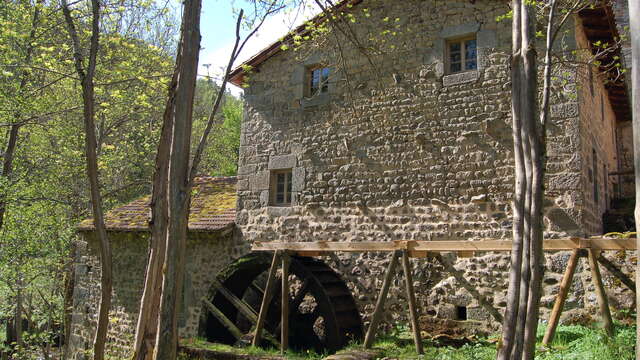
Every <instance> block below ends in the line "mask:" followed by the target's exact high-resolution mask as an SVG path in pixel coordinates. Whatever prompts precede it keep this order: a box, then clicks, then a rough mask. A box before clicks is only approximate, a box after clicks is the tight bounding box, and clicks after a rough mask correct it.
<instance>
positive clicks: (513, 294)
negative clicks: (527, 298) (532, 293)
mask: <svg viewBox="0 0 640 360" xmlns="http://www.w3.org/2000/svg"><path fill="white" fill-rule="evenodd" d="M520 2H521V1H520V0H513V1H512V9H513V25H512V27H513V29H512V31H513V35H512V53H511V116H512V121H513V130H512V135H513V153H514V158H515V161H514V163H515V170H514V171H515V189H514V198H513V247H512V250H511V271H510V272H509V288H508V291H507V309H506V311H505V316H504V322H503V324H502V346H501V347H500V349H499V351H498V360H508V359H509V358H510V356H511V352H512V350H513V348H514V343H515V333H516V326H517V321H518V300H519V298H520V274H521V270H522V250H523V249H522V240H523V228H524V210H525V209H524V192H525V188H526V176H525V169H524V160H523V152H522V141H521V138H520V129H521V128H522V120H521V118H520V113H521V110H520V107H521V96H520V93H521V87H520V82H521V79H520V77H521V75H520V74H521V61H520V57H521V52H520V46H521V43H520V38H521V35H520V17H521V13H520V12H521V8H520Z"/></svg>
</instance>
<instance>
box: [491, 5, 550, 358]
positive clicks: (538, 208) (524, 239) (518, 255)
mask: <svg viewBox="0 0 640 360" xmlns="http://www.w3.org/2000/svg"><path fill="white" fill-rule="evenodd" d="M512 9H513V29H512V31H513V49H512V60H511V67H512V68H511V88H512V94H511V96H512V116H513V139H514V158H515V159H514V160H515V191H514V204H513V212H514V221H513V248H512V252H511V270H510V274H509V290H508V297H507V311H506V314H505V320H504V324H503V335H502V346H501V348H500V350H499V352H498V359H500V360H507V359H533V356H534V352H535V338H536V330H537V326H538V315H539V310H538V308H539V302H540V284H541V280H542V262H543V259H544V258H543V251H542V236H543V221H542V210H543V209H542V207H543V201H542V199H543V194H544V187H543V182H544V136H545V130H544V126H542V122H541V123H538V122H537V121H536V113H537V112H536V110H537V91H538V84H537V65H536V57H537V54H536V49H535V44H534V34H535V12H534V11H535V9H534V6H532V5H531V4H529V3H527V2H526V1H522V0H513V6H512ZM547 100H548V99H547ZM541 119H544V120H546V115H545V117H542V118H541Z"/></svg>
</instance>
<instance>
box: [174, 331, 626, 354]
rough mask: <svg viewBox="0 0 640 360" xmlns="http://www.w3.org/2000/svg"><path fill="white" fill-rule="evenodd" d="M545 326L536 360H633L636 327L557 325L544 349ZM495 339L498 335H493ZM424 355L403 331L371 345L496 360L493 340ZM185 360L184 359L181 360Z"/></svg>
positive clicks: (429, 346) (428, 346)
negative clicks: (611, 330)
mask: <svg viewBox="0 0 640 360" xmlns="http://www.w3.org/2000/svg"><path fill="white" fill-rule="evenodd" d="M545 328H546V326H545V325H542V324H541V325H540V327H539V328H538V345H537V349H538V350H537V352H536V354H537V356H536V359H540V360H612V359H613V360H633V359H635V336H636V333H635V332H636V328H635V326H630V325H623V324H616V334H615V336H614V337H613V338H609V337H607V336H606V334H605V333H604V332H603V331H602V330H600V329H598V328H592V327H586V326H581V325H571V326H559V327H558V329H557V331H556V336H555V339H554V342H553V344H551V346H550V347H549V348H544V347H543V346H542V344H541V341H542V336H543V335H544V331H545ZM496 338H497V336H496ZM192 341H193V342H194V343H193V345H194V346H197V347H205V348H209V349H211V350H217V351H222V352H231V353H236V354H247V355H254V356H277V355H279V352H278V351H277V350H275V349H270V350H264V349H259V348H254V347H248V348H234V347H231V346H228V345H219V344H210V343H206V342H204V341H202V340H192ZM424 345H425V346H424V348H425V355H424V357H420V356H418V355H416V352H415V348H414V345H413V341H412V340H411V336H410V334H409V333H408V332H406V331H401V332H394V333H392V334H389V335H387V336H384V337H381V338H380V339H379V340H378V341H377V342H376V343H375V345H374V349H375V350H377V351H379V353H380V356H379V358H380V359H382V358H388V359H433V360H494V359H495V358H496V344H495V339H493V341H490V340H489V339H479V340H477V341H476V342H474V343H470V344H466V345H464V346H462V347H457V348H456V347H451V346H444V347H442V346H438V344H436V343H433V342H431V341H425V343H424ZM360 348H361V345H360V344H352V345H350V346H349V347H348V348H347V349H345V351H349V350H358V349H360ZM286 358H287V359H292V360H316V359H322V358H323V355H320V354H316V353H309V354H301V353H287V357H286ZM183 359H185V360H187V359H186V358H183Z"/></svg>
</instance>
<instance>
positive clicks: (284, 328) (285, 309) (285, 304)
mask: <svg viewBox="0 0 640 360" xmlns="http://www.w3.org/2000/svg"><path fill="white" fill-rule="evenodd" d="M290 263H291V258H290V256H289V253H287V252H284V253H283V254H282V296H281V298H282V304H281V305H282V307H281V317H282V319H281V322H280V353H281V354H282V355H284V353H285V352H286V351H287V349H288V348H289V264H290Z"/></svg>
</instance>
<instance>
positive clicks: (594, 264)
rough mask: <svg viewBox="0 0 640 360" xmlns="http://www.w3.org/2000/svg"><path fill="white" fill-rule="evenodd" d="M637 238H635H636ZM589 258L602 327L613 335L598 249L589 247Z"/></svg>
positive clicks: (608, 333)
mask: <svg viewBox="0 0 640 360" xmlns="http://www.w3.org/2000/svg"><path fill="white" fill-rule="evenodd" d="M634 240H635V239H634ZM587 254H588V255H587V256H588V258H589V267H590V268H591V280H592V281H593V285H594V287H595V288H596V298H597V299H598V306H599V307H600V317H601V319H602V327H603V328H604V331H605V332H606V333H607V335H609V336H613V320H612V319H611V310H610V309H609V300H608V299H607V293H606V292H605V290H604V284H603V283H602V276H600V267H599V266H598V260H597V259H598V255H599V252H598V251H597V250H593V249H589V250H588V251H587Z"/></svg>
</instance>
